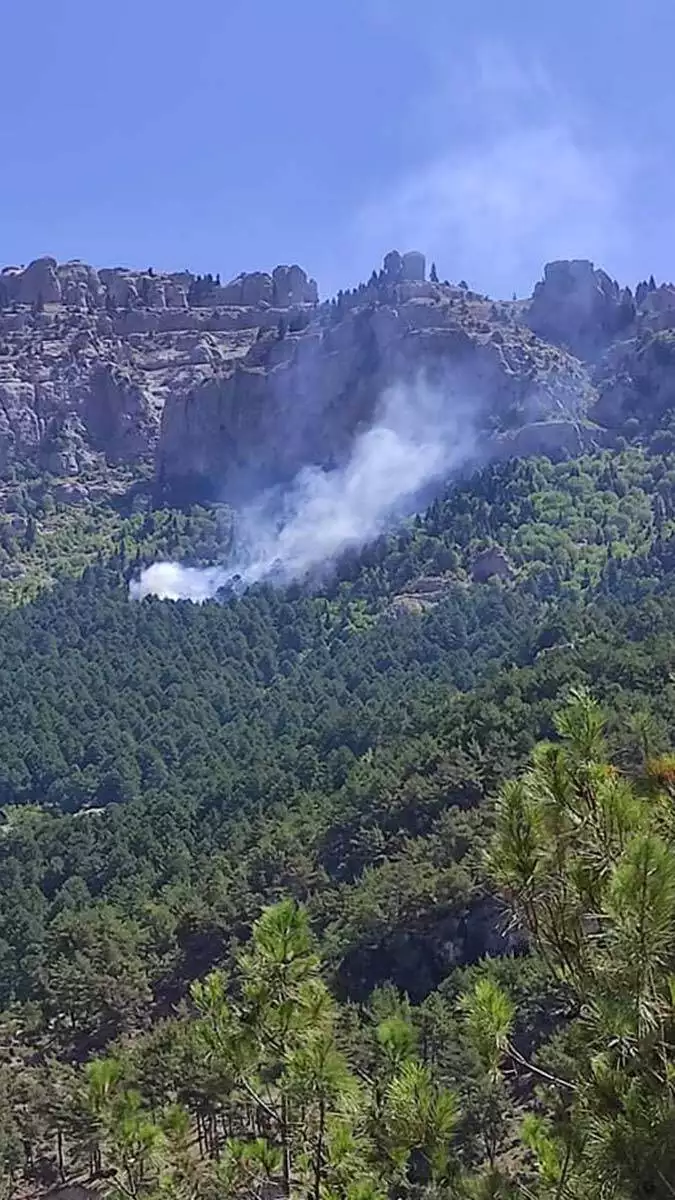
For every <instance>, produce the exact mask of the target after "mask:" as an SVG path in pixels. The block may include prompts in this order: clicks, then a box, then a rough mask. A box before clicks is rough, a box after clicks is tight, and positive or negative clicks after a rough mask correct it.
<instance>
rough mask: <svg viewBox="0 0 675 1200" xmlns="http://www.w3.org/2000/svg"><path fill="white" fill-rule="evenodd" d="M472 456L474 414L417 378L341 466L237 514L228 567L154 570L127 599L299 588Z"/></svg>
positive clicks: (166, 565) (391, 397) (455, 396)
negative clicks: (257, 586)
mask: <svg viewBox="0 0 675 1200" xmlns="http://www.w3.org/2000/svg"><path fill="white" fill-rule="evenodd" d="M475 453H476V438H475V405H474V406H472V405H471V404H470V403H469V402H468V401H467V400H466V399H465V398H464V397H463V396H462V394H461V393H460V392H459V391H458V389H457V388H456V387H453V386H452V385H450V384H448V385H447V386H445V387H441V386H437V385H433V386H432V385H431V384H429V383H428V382H425V381H424V380H421V379H420V380H418V382H417V383H416V384H414V385H405V384H398V385H397V386H396V387H393V388H391V389H390V390H389V391H388V392H387V393H386V394H385V396H384V397H383V401H382V404H381V406H380V409H379V413H378V415H377V416H376V419H375V421H374V423H373V424H372V426H371V427H370V428H369V429H367V430H366V431H364V432H363V433H361V434H359V435H358V436H357V437H356V439H355V441H354V444H353V447H352V450H351V454H350V457H349V460H348V461H347V463H346V464H345V465H344V466H341V467H338V468H335V469H332V470H322V469H320V468H318V467H305V468H303V469H302V470H301V471H300V472H299V473H298V474H297V475H296V477H295V479H294V480H293V482H292V483H291V485H290V487H288V488H287V489H286V490H285V491H283V492H281V493H279V491H278V490H276V489H275V490H270V491H268V492H265V493H263V494H262V495H261V496H260V497H259V498H258V499H257V500H256V501H255V502H254V503H253V504H251V505H249V506H248V507H247V508H246V509H245V510H244V511H243V512H242V514H241V516H240V518H239V522H238V531H237V535H236V543H237V551H236V553H235V555H234V556H233V558H232V559H231V560H230V561H229V562H228V563H226V564H225V563H224V564H223V565H222V566H210V567H206V568H204V569H201V568H197V567H185V566H182V565H181V564H180V563H175V562H160V563H154V564H153V565H152V566H150V567H147V568H146V569H145V570H144V571H142V573H141V575H140V578H139V579H137V580H134V581H133V582H132V583H131V585H130V593H131V596H132V597H133V598H134V599H142V598H143V597H144V596H147V595H156V596H159V597H162V598H165V599H172V600H178V599H187V600H193V601H196V602H201V601H204V600H207V599H208V598H209V597H212V596H215V594H216V593H217V592H218V590H219V589H220V588H223V587H227V585H228V584H232V583H233V582H235V583H236V584H237V585H238V586H243V587H246V586H249V585H251V584H253V583H259V582H261V581H264V580H271V581H273V582H275V583H279V584H286V583H289V582H291V581H292V580H297V579H303V578H305V577H306V576H307V575H308V574H309V573H311V572H312V571H315V570H317V569H318V568H323V567H325V566H327V565H329V564H331V563H333V562H335V561H336V559H338V558H339V556H340V555H341V554H342V553H343V552H344V551H346V550H349V549H353V548H356V547H360V546H362V545H365V544H366V542H368V541H370V540H371V539H372V538H374V537H376V536H377V535H378V534H379V533H381V532H382V531H383V530H385V529H386V528H388V527H389V526H390V525H391V523H392V522H393V521H395V520H396V518H397V517H400V516H401V515H402V514H403V513H404V512H405V511H406V510H409V509H410V506H411V504H412V502H413V501H414V498H415V497H416V496H417V495H419V493H420V492H421V491H422V490H423V489H424V488H425V487H426V486H428V485H429V484H431V483H433V482H434V481H435V480H438V479H440V478H442V477H445V476H447V475H449V474H451V473H452V472H453V471H457V470H459V469H460V468H461V467H463V466H464V465H465V464H467V463H468V462H469V461H471V460H472V459H473V458H474V457H475Z"/></svg>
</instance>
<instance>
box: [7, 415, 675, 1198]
mask: <svg viewBox="0 0 675 1200" xmlns="http://www.w3.org/2000/svg"><path fill="white" fill-rule="evenodd" d="M652 441H653V442H654V439H652ZM674 482H675V455H673V454H672V452H671V451H670V450H669V449H668V447H667V445H665V444H664V445H661V444H660V443H658V441H657V442H654V444H651V445H647V446H627V445H626V446H625V447H624V448H623V449H620V450H615V451H612V452H609V451H603V452H598V453H595V454H590V455H587V456H584V457H581V458H578V459H574V460H571V461H568V462H563V463H558V464H553V463H551V462H549V461H548V460H546V459H532V460H525V461H515V462H511V463H505V464H502V465H499V466H491V467H486V468H485V469H484V470H483V471H481V472H479V473H478V474H477V475H476V476H474V477H472V478H471V479H468V480H465V481H463V482H461V483H457V484H454V485H453V486H451V487H449V488H448V490H447V491H446V493H445V494H443V495H441V496H440V497H439V498H438V499H437V500H435V501H434V502H433V503H432V504H431V506H430V507H429V509H428V510H427V511H426V512H425V513H424V514H421V515H419V516H417V517H415V518H412V519H411V520H410V521H408V522H407V523H405V524H404V525H402V526H401V527H400V528H399V529H396V530H395V531H393V532H392V533H391V534H389V535H386V536H382V537H381V538H379V539H378V540H377V541H376V542H375V543H374V544H372V545H369V546H367V547H366V548H365V549H364V550H363V551H361V552H360V553H358V554H356V553H355V554H350V555H348V556H345V557H344V558H343V559H342V560H341V561H340V562H339V563H338V565H337V568H336V570H335V572H334V573H333V574H332V575H331V576H330V577H328V578H327V579H326V580H324V581H323V582H322V583H321V584H320V586H318V587H317V586H316V584H315V585H314V586H313V587H311V588H310V587H305V586H303V585H301V584H296V585H293V586H292V587H290V588H285V589H275V588H273V587H271V586H269V585H264V586H258V587H256V588H253V589H251V590H250V591H249V592H247V593H246V594H245V595H243V596H241V597H230V598H228V599H227V600H226V601H224V602H215V601H214V602H208V603H206V604H203V605H193V604H190V603H189V602H171V601H160V600H157V599H154V598H147V599H145V600H143V601H141V602H134V601H131V600H130V599H129V592H128V583H129V580H130V579H131V578H132V577H133V575H134V573H135V572H137V571H138V570H139V568H140V566H141V565H142V564H143V563H144V562H148V561H151V560H152V559H153V558H154V557H155V556H156V555H166V554H169V555H181V556H183V557H184V558H185V559H186V560H187V561H194V562H200V561H204V560H206V559H208V558H209V557H212V555H213V552H214V546H215V545H216V544H217V543H218V539H219V537H220V538H221V539H222V536H223V529H225V530H226V529H227V514H226V513H224V512H223V510H210V509H208V508H199V507H195V508H193V509H192V510H190V511H187V512H177V511H176V512H173V511H170V510H158V511H156V512H152V511H148V512H137V513H130V514H127V515H124V514H121V513H117V514H114V515H110V514H109V521H110V528H109V540H108V541H107V542H106V544H105V546H102V545H96V544H95V541H94V542H91V543H89V542H87V540H86V539H87V537H89V536H92V537H93V536H94V535H93V534H92V533H91V531H90V533H88V534H85V533H84V532H82V530H80V529H79V526H78V525H77V521H74V522H73V523H72V524H71V526H70V527H69V529H70V532H69V535H68V536H72V537H73V538H74V539H75V540H76V541H78V539H79V538H80V533H82V537H83V539H84V541H83V542H82V543H81V544H82V545H84V546H86V550H85V551H84V552H83V559H82V560H81V562H80V573H79V574H78V573H77V572H75V573H74V577H68V572H67V571H66V572H65V573H63V575H62V577H60V578H57V579H56V582H55V583H54V584H53V586H52V587H51V588H49V589H47V590H39V589H38V594H37V595H36V596H35V597H34V598H32V599H31V600H30V602H29V603H25V604H23V605H21V606H14V607H7V608H6V611H4V612H3V614H2V616H1V617H0V804H1V805H2V825H1V827H0V1002H1V1004H2V1014H3V1015H2V1029H3V1040H2V1046H3V1061H2V1064H0V1154H1V1155H2V1162H3V1176H2V1180H3V1182H2V1186H3V1188H4V1194H5V1195H7V1196H8V1197H9V1196H12V1195H14V1194H21V1193H22V1190H23V1192H24V1194H34V1193H35V1191H36V1190H40V1189H41V1188H46V1187H48V1186H50V1185H52V1184H56V1183H58V1182H59V1181H61V1182H63V1181H64V1180H69V1181H73V1180H79V1181H83V1180H86V1179H90V1181H91V1180H93V1181H94V1183H95V1184H96V1181H98V1182H97V1186H98V1187H99V1189H102V1190H104V1191H107V1193H109V1194H114V1195H116V1196H133V1197H136V1196H138V1197H160V1196H170V1197H194V1198H195V1200H197V1198H198V1197H210V1196H216V1195H241V1196H254V1195H255V1196H261V1195H269V1196H276V1195H280V1196H281V1195H290V1194H293V1195H295V1194H297V1195H299V1194H303V1195H308V1194H309V1195H311V1196H313V1197H315V1200H321V1198H322V1197H326V1198H332V1197H341V1198H343V1200H352V1198H354V1200H357V1198H360V1200H366V1197H373V1198H375V1197H380V1196H382V1197H384V1196H403V1195H410V1196H421V1195H429V1196H436V1195H441V1194H444V1195H448V1196H454V1195H467V1196H484V1197H487V1196H493V1197H497V1196H510V1195H518V1196H529V1197H531V1196H536V1197H549V1196H550V1197H557V1198H559V1200H560V1198H562V1197H565V1198H569V1200H572V1198H575V1200H576V1198H577V1197H581V1196H582V1195H583V1196H584V1197H594V1196H598V1197H600V1196H603V1197H604V1196H616V1197H626V1198H627V1197H629V1196H630V1197H636V1196H640V1197H642V1196H644V1197H647V1196H657V1195H658V1196H662V1195H663V1196H666V1195H669V1194H670V1191H669V1188H670V1189H671V1190H672V1187H671V1181H673V1180H674V1179H675V1164H674V1163H673V1161H672V1144H673V1136H672V1135H673V1128H674V1126H673V1121H674V1117H673V1113H674V1112H675V1109H674V1108H673V1097H672V1095H671V1090H672V1073H673V1044H672V1030H673V1015H672V1004H673V1001H672V987H671V983H670V982H669V980H670V979H671V974H670V972H671V971H672V969H673V964H672V961H671V960H672V945H673V938H672V934H673V932H674V930H673V923H674V921H675V906H674V904H673V896H674V895H675V892H674V891H673V886H674V885H673V879H674V878H675V876H674V875H673V871H675V866H674V865H673V863H672V861H671V859H672V853H673V851H672V841H673V824H672V816H671V810H672V788H673V779H674V778H675V767H673V761H672V759H670V758H669V757H668V750H669V747H670V746H671V745H672V744H673V741H674V740H675V739H674V737H673V730H674V729H675V677H673V659H674V650H675V581H674V577H673V566H674V565H675V500H674V496H675V492H674V490H673V483H674ZM36 495H37V493H36ZM39 502H40V503H41V502H42V501H38V500H37V499H35V500H34V503H35V504H38V503H39ZM100 528H106V526H105V523H104V524H103V525H101V526H100ZM64 536H65V534H64ZM106 536H108V534H107V535H106ZM59 537H61V534H59ZM57 543H58V546H59V547H62V545H65V544H66V543H61V542H60V541H59V539H58V538H57ZM29 549H30V553H32V554H33V555H34V556H35V561H36V562H37V561H38V560H39V558H40V555H41V554H42V555H43V556H44V555H45V554H47V549H46V547H45V546H42V545H41V544H40V538H39V536H38V537H36V538H35V539H34V540H33V541H32V543H31V546H30V547H29ZM10 552H11V547H10V550H9V551H8V550H7V549H6V553H10ZM59 552H61V551H59ZM486 555H487V558H486ZM491 555H492V557H491ZM66 557H67V552H66ZM486 561H487V562H497V563H498V564H499V569H494V570H493V569H490V570H487V571H482V570H481V569H480V564H481V563H483V564H484V563H485V562H486ZM54 574H55V575H57V576H59V575H60V574H61V573H60V572H59V571H56V572H54ZM36 578H37V576H36ZM17 598H18V597H17V596H10V597H9V599H17ZM585 689H586V690H585ZM591 696H592V697H593V699H591V698H590V697H591ZM514 779H516V780H520V782H518V783H515V784H514V783H512V782H509V781H512V780H514ZM641 872H642V874H641ZM640 878H642V879H643V880H644V881H645V882H644V888H645V889H646V890H644V900H645V902H644V905H643V908H642V909H641V910H639V911H638V910H637V909H636V907H635V906H636V904H637V897H638V894H639V893H638V884H639V881H640ZM636 881H637V882H636ZM640 914H642V916H641V915H640ZM640 938H641V939H642V941H640V940H639V939H640ZM636 945H639V946H640V953H639V955H637V956H636V954H635V953H634V950H635V947H636ZM664 1181H665V1182H664ZM26 1189H28V1192H27V1193H26ZM31 1189H32V1191H31Z"/></svg>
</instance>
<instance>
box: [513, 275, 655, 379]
mask: <svg viewBox="0 0 675 1200" xmlns="http://www.w3.org/2000/svg"><path fill="white" fill-rule="evenodd" d="M634 316H635V307H634V303H633V299H632V296H631V294H630V292H629V291H628V290H627V289H624V290H621V289H620V288H619V285H618V284H617V283H615V282H614V281H613V280H612V279H610V277H609V275H607V273H606V272H605V271H602V270H599V269H596V268H595V267H594V265H593V263H592V262H589V261H588V260H587V259H575V260H573V261H571V262H568V261H562V262H551V263H547V264H546V266H545V267H544V278H543V280H542V282H540V283H538V284H537V285H536V287H535V289H534V295H533V297H532V302H531V304H530V305H529V309H528V313H527V321H528V324H529V326H530V328H531V329H533V330H534V332H535V333H536V334H538V335H539V336H540V337H542V338H544V339H545V340H548V341H552V342H555V343H556V344H557V345H562V346H566V347H568V348H569V349H570V350H571V351H572V352H573V353H575V354H579V355H581V356H582V357H585V356H588V355H592V354H593V352H594V351H596V350H597V349H598V348H600V347H603V346H605V345H607V343H608V342H609V341H610V340H611V339H612V338H613V337H614V336H615V335H616V334H617V333H618V332H619V331H620V330H622V329H625V328H626V327H627V326H628V325H630V324H631V322H632V321H633V318H634Z"/></svg>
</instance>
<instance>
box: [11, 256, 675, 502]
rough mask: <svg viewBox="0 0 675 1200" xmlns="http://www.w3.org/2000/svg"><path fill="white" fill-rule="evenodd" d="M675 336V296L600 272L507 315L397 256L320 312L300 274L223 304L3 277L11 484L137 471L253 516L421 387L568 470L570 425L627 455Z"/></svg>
mask: <svg viewBox="0 0 675 1200" xmlns="http://www.w3.org/2000/svg"><path fill="white" fill-rule="evenodd" d="M674 326H675V289H674V288H672V287H671V286H670V285H662V286H660V287H657V286H656V284H655V282H654V281H653V280H651V281H650V282H649V283H647V282H644V283H641V284H639V285H638V287H637V288H636V289H635V292H634V293H633V292H632V291H631V290H630V289H628V288H620V287H619V285H618V284H617V283H615V282H614V281H612V280H611V278H610V277H609V276H608V275H607V274H606V273H605V272H604V271H601V270H599V269H596V268H595V267H594V266H593V264H592V263H590V262H587V261H585V260H578V261H572V262H559V263H550V264H547V266H546V268H545V271H544V276H543V279H542V281H541V282H540V283H538V284H537V286H536V287H535V290H534V294H533V296H532V297H531V298H530V299H529V300H521V301H517V300H510V301H493V300H490V299H489V298H487V297H485V296H483V295H482V294H480V293H478V292H474V291H472V290H471V289H469V288H468V287H467V286H466V285H465V284H464V282H463V281H462V282H461V283H460V284H450V283H448V282H447V281H445V282H440V281H438V276H437V273H436V270H435V268H432V271H431V273H430V277H429V278H427V271H426V263H425V259H424V256H423V255H422V254H420V253H418V252H409V253H408V254H406V255H403V256H402V255H400V254H398V252H396V251H392V252H391V253H390V254H388V255H387V256H386V257H385V260H384V265H383V267H382V269H381V270H380V271H379V273H378V272H375V271H374V272H373V273H372V275H371V278H370V280H369V281H368V282H367V283H363V284H360V285H359V286H358V287H357V288H354V289H352V291H350V292H341V293H338V295H337V297H334V298H333V299H332V300H324V301H320V300H319V296H318V289H317V286H316V284H315V282H314V281H313V280H312V279H310V278H309V277H308V275H307V274H306V272H305V271H304V270H302V268H300V267H299V266H297V265H292V266H290V267H287V266H281V267H277V268H275V269H274V271H272V272H270V273H267V272H251V273H247V274H243V275H240V276H238V277H237V278H236V279H234V280H231V281H229V282H228V283H226V284H224V285H223V284H221V282H220V278H219V276H215V277H214V276H212V275H207V276H204V277H200V276H198V275H192V274H191V273H189V272H186V271H183V272H174V273H156V272H155V271H153V270H152V268H149V269H148V270H147V271H145V272H141V271H132V270H129V269H126V268H114V269H101V270H99V271H96V270H95V269H94V268H93V267H90V266H88V265H87V264H85V263H81V262H79V261H76V262H71V263H66V264H61V265H59V264H58V263H56V260H54V259H49V258H44V259H38V260H36V261H35V262H33V263H31V264H29V266H28V267H26V268H23V269H18V268H5V269H4V270H3V271H2V272H1V273H0V476H4V477H7V475H8V474H11V471H12V469H14V468H17V467H18V468H19V469H21V468H22V467H24V466H25V465H26V464H28V465H29V466H30V467H31V469H33V470H38V471H43V472H46V473H48V474H50V475H52V476H54V477H55V478H56V479H60V480H62V481H68V480H70V481H73V480H74V481H79V483H80V485H81V486H84V487H86V486H87V479H88V477H89V476H90V475H91V474H92V472H93V473H94V474H96V473H98V474H99V475H100V473H101V471H103V473H104V474H105V472H106V470H107V469H108V468H110V467H113V468H114V467H116V466H120V465H123V466H125V467H127V468H129V469H131V471H132V472H134V471H136V470H137V469H138V468H141V467H142V468H144V469H145V470H146V471H147V469H148V468H149V469H151V471H152V473H153V474H154V478H155V485H156V488H157V490H158V491H160V492H165V493H168V494H172V495H177V496H179V497H186V498H188V499H190V498H192V499H194V498H195V497H197V496H199V495H209V496H217V497H219V498H227V499H232V498H235V499H236V498H237V496H238V495H239V493H240V492H242V491H244V492H245V491H246V490H248V491H250V490H252V489H255V487H257V486H259V485H260V483H261V482H269V481H270V480H272V481H275V480H276V479H278V478H279V477H281V478H283V477H287V476H289V475H292V474H293V473H294V472H295V471H297V470H298V469H299V468H300V467H302V466H303V465H307V464H311V463H314V464H317V465H326V464H327V463H331V462H333V461H335V460H336V459H338V460H339V459H340V458H341V457H343V456H344V455H345V454H347V453H348V450H349V447H350V445H351V443H352V441H353V438H354V436H355V435H356V433H357V432H358V431H359V430H360V429H362V428H364V426H367V424H368V422H369V421H371V420H372V418H373V414H374V413H375V411H376V409H377V404H378V401H379V399H380V397H381V395H382V392H383V391H384V390H386V388H387V387H388V386H390V385H391V384H392V383H400V382H401V381H403V382H404V383H405V384H406V385H408V386H412V387H414V386H415V383H416V381H417V380H418V379H420V378H423V379H425V380H427V381H429V382H430V383H431V385H432V386H438V387H440V388H441V389H444V390H445V391H447V392H448V394H451V393H452V391H453V389H454V390H456V391H461V392H463V393H465V394H466V393H468V394H469V395H471V396H472V398H474V399H475V405H476V408H477V409H478V410H480V419H479V422H478V424H479V429H478V432H479V435H480V438H481V439H483V440H484V441H485V455H486V457H490V456H491V455H492V454H496V455H497V456H500V455H503V454H509V453H516V454H520V453H536V452H545V453H553V454H556V453H559V454H563V455H564V454H567V453H569V452H570V446H576V445H577V444H578V443H577V442H575V440H574V435H573V434H572V432H571V430H570V429H569V428H567V424H566V423H570V422H571V424H572V425H574V426H576V427H577V428H580V427H581V426H582V425H583V426H585V427H586V428H587V429H591V428H593V427H596V428H597V430H598V432H597V433H596V438H597V439H599V440H600V441H602V440H607V438H608V437H610V436H613V435H614V434H615V433H616V432H617V431H619V432H621V431H622V426H623V423H624V421H625V419H630V413H631V411H632V409H634V408H635V406H636V403H637V402H638V400H640V398H642V400H644V398H645V396H646V397H647V400H649V393H650V391H653V392H654V394H655V395H656V397H657V403H658V402H659V401H658V396H659V393H660V390H662V388H663V379H662V376H663V367H664V362H663V359H664V357H665V358H667V356H668V353H669V350H668V347H669V346H670V338H671V336H672V334H671V331H672V329H673V327H674ZM665 365H667V364H665ZM626 414H628V417H627V416H626ZM554 421H557V422H561V421H562V422H563V423H562V424H559V426H558V428H557V429H556V428H555V426H552V427H551V428H548V429H547V428H545V427H544V426H543V425H542V422H544V423H548V422H554ZM523 430H524V431H523ZM607 430H609V431H610V434H607V433H606V432H605V431H607ZM504 435H505V436H504ZM586 436H587V437H588V436H590V435H586ZM495 437H496V440H495V441H493V440H492V439H494V438H495ZM511 439H513V445H512V444H511Z"/></svg>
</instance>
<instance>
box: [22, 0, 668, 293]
mask: <svg viewBox="0 0 675 1200" xmlns="http://www.w3.org/2000/svg"><path fill="white" fill-rule="evenodd" d="M1 26H2V43H3V45H2V50H3V55H2V57H3V67H2V97H3V98H2V106H1V110H0V111H1V114H2V115H1V116H0V175H1V186H0V260H1V261H2V262H4V263H10V262H26V261H28V260H29V259H30V258H32V257H35V256H37V255H39V254H45V253H50V254H53V255H55V256H56V257H58V258H59V259H65V258H71V257H79V258H83V259H85V260H87V261H90V262H93V263H95V264H96V265H99V266H102V265H120V264H125V265H133V266H141V267H144V266H148V265H153V266H154V267H156V268H158V269H164V268H166V269H171V268H173V269H179V268H183V267H189V268H191V269H193V270H197V271H207V270H211V271H213V272H216V271H220V272H221V274H222V275H223V277H231V276H232V275H234V274H236V273H237V272H239V271H240V270H254V269H269V268H271V267H272V266H274V265H275V264H276V263H278V262H287V261H297V262H299V263H301V264H302V265H303V266H304V267H305V268H306V269H307V270H308V271H309V272H310V273H311V274H313V275H315V277H316V278H317V279H318V282H319V286H320V289H321V291H322V294H327V293H330V292H331V291H333V290H335V289H336V288H337V287H339V286H349V285H350V284H352V283H356V282H357V281H358V280H359V279H361V278H365V277H367V276H368V275H369V273H370V270H371V269H372V267H373V266H374V265H376V264H379V260H380V259H381V257H382V254H383V253H384V252H385V251H386V250H387V249H389V248H391V247H392V246H396V245H397V246H398V247H399V248H400V249H401V250H403V249H407V248H412V247H415V248H419V249H422V250H424V251H426V253H427V254H428V256H429V258H434V259H435V260H436V262H437V264H438V270H439V274H440V275H441V277H445V276H447V277H448V278H450V279H455V280H457V279H459V278H462V277H465V278H466V279H467V280H468V281H469V282H470V284H472V285H473V286H476V287H480V288H482V289H484V290H486V291H488V292H489V293H490V294H492V295H510V294H511V291H512V290H516V291H517V292H518V293H519V294H525V293H527V292H529V291H530V290H531V287H532V284H533V282H534V281H535V279H536V278H537V277H538V276H539V274H540V270H541V266H542V264H543V262H544V261H545V260H546V259H550V258H554V257H568V256H578V257H591V258H594V259H595V260H596V262H598V263H601V264H602V265H604V266H606V268H607V269H608V270H609V271H610V272H611V273H612V274H613V275H615V276H617V277H618V278H619V279H621V280H622V281H627V282H631V283H632V282H634V281H635V280H636V279H638V278H640V277H641V276H643V275H645V274H649V272H650V271H653V272H654V273H655V275H656V276H657V277H658V278H667V279H670V278H673V277H675V236H674V235H675V155H674V153H673V152H674V150H675V145H674V142H675V72H674V71H673V69H672V47H673V44H674V41H675V6H674V5H673V0H642V2H641V3H640V4H636V3H634V0H584V2H583V3H582V2H581V0H567V2H566V3H562V0H551V2H550V3H544V2H543V0H538V2H535V0H472V3H470V4H468V3H466V4H459V3H457V2H456V0H190V2H188V0H115V3H110V4H102V3H92V0H59V2H58V3H55V2H54V0H24V2H23V3H20V4H19V3H11V2H10V0H5V3H4V5H3V15H2V23H1Z"/></svg>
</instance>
